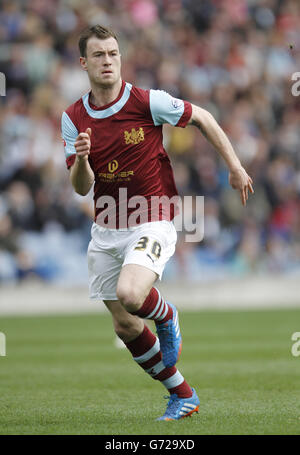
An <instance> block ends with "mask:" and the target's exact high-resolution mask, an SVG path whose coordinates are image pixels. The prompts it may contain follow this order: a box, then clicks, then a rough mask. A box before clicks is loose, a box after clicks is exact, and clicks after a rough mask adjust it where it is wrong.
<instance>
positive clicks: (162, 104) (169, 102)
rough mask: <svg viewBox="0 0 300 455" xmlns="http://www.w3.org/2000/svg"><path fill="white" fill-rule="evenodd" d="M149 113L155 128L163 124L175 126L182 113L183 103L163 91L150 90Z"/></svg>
mask: <svg viewBox="0 0 300 455" xmlns="http://www.w3.org/2000/svg"><path fill="white" fill-rule="evenodd" d="M150 111H151V115H152V119H153V123H154V125H155V126H158V125H163V124H164V123H169V124H170V125H173V126H175V125H177V123H178V122H179V120H180V118H181V116H182V114H183V112H184V102H183V101H182V100H179V99H177V98H173V97H172V96H171V95H169V93H167V92H165V91H163V90H150Z"/></svg>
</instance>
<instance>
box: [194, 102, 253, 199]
mask: <svg viewBox="0 0 300 455" xmlns="http://www.w3.org/2000/svg"><path fill="white" fill-rule="evenodd" d="M188 125H194V126H196V127H197V128H198V129H199V130H200V131H201V133H202V134H203V135H204V136H205V138H206V139H207V140H208V141H209V142H210V143H211V144H212V145H213V147H214V148H215V149H216V150H217V151H218V152H219V153H220V155H221V156H222V157H223V159H224V160H225V162H226V164H227V166H228V169H229V183H230V185H231V186H232V188H234V189H235V190H238V191H239V192H240V195H241V200H242V203H243V205H246V202H247V200H248V192H249V191H250V192H251V193H254V190H253V187H252V184H253V181H252V178H251V177H250V176H249V175H248V174H247V172H246V171H245V169H244V168H243V166H242V165H241V162H240V160H239V158H238V157H237V155H236V153H235V151H234V150H233V147H232V145H231V143H230V141H229V139H228V137H227V136H226V134H225V133H224V131H223V130H222V128H221V127H220V125H219V124H218V123H217V121H216V120H215V118H214V117H213V116H212V115H211V114H210V112H208V111H206V110H205V109H202V108H200V107H198V106H195V105H194V104H192V115H191V118H190V120H189V122H188Z"/></svg>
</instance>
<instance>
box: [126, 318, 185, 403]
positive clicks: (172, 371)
mask: <svg viewBox="0 0 300 455" xmlns="http://www.w3.org/2000/svg"><path fill="white" fill-rule="evenodd" d="M125 344H126V347H127V349H128V350H129V351H130V352H131V354H132V356H133V360H135V362H137V363H138V365H140V367H142V368H143V370H144V371H145V372H146V373H148V374H149V375H150V376H151V377H152V378H153V379H156V380H158V381H160V382H161V383H162V384H163V385H164V386H165V387H166V389H167V390H168V391H169V393H170V395H171V394H172V393H176V394H177V396H178V397H179V398H189V397H191V396H192V395H193V391H192V389H191V387H190V386H189V385H188V383H187V382H186V381H185V379H184V377H183V376H182V375H181V374H180V372H179V371H178V370H177V368H176V367H175V366H173V367H171V368H166V367H165V366H164V364H163V362H162V354H161V351H160V346H159V340H158V338H156V336H155V335H154V334H153V333H152V332H151V330H150V329H149V328H148V327H147V326H146V325H145V326H144V330H143V332H142V333H141V334H140V335H139V336H138V337H137V338H136V339H135V340H133V341H130V342H129V343H125Z"/></svg>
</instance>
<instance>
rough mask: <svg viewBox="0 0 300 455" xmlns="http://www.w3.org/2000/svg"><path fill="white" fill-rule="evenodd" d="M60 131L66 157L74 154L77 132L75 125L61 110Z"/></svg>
mask: <svg viewBox="0 0 300 455" xmlns="http://www.w3.org/2000/svg"><path fill="white" fill-rule="evenodd" d="M61 132H62V138H63V139H64V141H65V154H66V158H68V157H69V156H71V155H74V154H76V150H75V147H74V142H75V140H76V138H77V136H78V134H79V133H78V130H77V128H76V126H75V125H74V123H73V122H72V120H71V119H70V117H69V116H68V114H67V113H66V112H63V114H62V117H61Z"/></svg>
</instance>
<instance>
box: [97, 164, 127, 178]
mask: <svg viewBox="0 0 300 455" xmlns="http://www.w3.org/2000/svg"><path fill="white" fill-rule="evenodd" d="M118 167H119V163H118V161H117V160H113V161H110V162H109V163H108V166H107V168H108V172H99V174H98V177H99V178H100V180H101V182H109V181H113V182H124V181H129V180H130V177H131V176H133V175H134V172H133V171H121V172H117V173H116V174H115V171H116V170H117V169H118Z"/></svg>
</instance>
